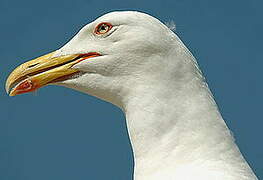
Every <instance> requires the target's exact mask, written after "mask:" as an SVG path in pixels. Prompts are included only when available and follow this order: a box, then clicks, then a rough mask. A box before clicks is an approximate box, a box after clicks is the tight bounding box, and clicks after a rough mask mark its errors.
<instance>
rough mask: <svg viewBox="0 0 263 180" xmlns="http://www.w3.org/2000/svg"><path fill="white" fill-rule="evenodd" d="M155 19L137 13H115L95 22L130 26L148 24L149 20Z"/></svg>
mask: <svg viewBox="0 0 263 180" xmlns="http://www.w3.org/2000/svg"><path fill="white" fill-rule="evenodd" d="M150 19H154V18H153V17H152V16H150V15H148V14H146V13H142V12H137V11H115V12H110V13H107V14H105V15H103V16H101V17H99V18H98V19H96V20H95V22H111V23H115V24H116V25H118V24H122V23H123V24H129V23H135V22H136V23H137V24H139V23H140V22H144V23H145V22H146V21H147V20H150Z"/></svg>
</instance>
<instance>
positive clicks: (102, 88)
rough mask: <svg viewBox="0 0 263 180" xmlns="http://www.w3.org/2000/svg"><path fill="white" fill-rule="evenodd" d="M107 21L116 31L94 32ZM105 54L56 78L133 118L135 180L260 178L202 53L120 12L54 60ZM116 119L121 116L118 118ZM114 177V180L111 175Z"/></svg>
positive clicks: (88, 29)
mask: <svg viewBox="0 0 263 180" xmlns="http://www.w3.org/2000/svg"><path fill="white" fill-rule="evenodd" d="M100 23H110V24H112V29H111V30H110V31H109V32H107V33H105V34H101V35H96V34H94V28H95V27H96V26H97V25H98V24H100ZM90 52H98V53H100V54H101V56H96V57H93V58H90V59H87V60H86V61H85V60H84V61H81V62H79V63H76V64H75V65H74V66H72V68H73V69H77V70H79V71H80V72H81V73H80V74H78V76H74V78H70V79H67V80H63V81H60V82H56V83H55V84H58V85H63V86H66V87H70V88H74V89H76V90H79V91H83V92H85V93H88V94H90V95H93V96H97V97H99V98H101V99H104V100H106V101H109V102H111V103H113V104H115V105H117V106H118V107H120V108H121V109H122V110H123V112H124V113H125V116H126V121H127V126H128V131H129V136H130V139H131V143H132V147H133V151H134V158H135V168H134V169H135V172H134V179H135V180H212V179H213V180H254V179H257V178H256V176H255V175H254V173H253V172H252V170H251V169H250V167H249V165H248V164H247V162H246V161H245V159H244V158H243V156H242V155H241V153H240V151H239V149H238V147H237V146H236V144H235V142H234V139H233V138H232V136H231V133H230V131H229V129H228V128H227V126H226V124H225V122H224V120H223V119H222V117H221V115H220V112H219V111H218V108H217V105H216V103H215V101H214V99H213V96H212V95H211V92H210V90H209V88H208V86H207V84H206V82H205V80H204V78H203V76H202V73H201V71H200V70H199V68H198V65H197V63H196V60H195V58H194V57H193V56H192V54H191V53H190V52H189V50H188V49H187V48H186V47H185V46H184V44H183V43H182V42H181V40H180V39H179V38H178V37H177V35H176V34H175V33H174V32H172V31H171V30H170V29H169V28H167V27H166V26H165V25H164V24H162V23H161V22H160V21H159V20H157V19H155V18H153V17H152V16H149V15H147V14H144V13H139V12H112V13H108V14H106V15H104V16H102V17H100V18H98V19H97V20H95V21H94V22H92V23H90V24H88V25H86V26H85V27H84V28H83V29H81V31H80V32H79V33H78V34H77V35H76V36H75V37H74V38H73V39H72V40H71V41H70V42H68V43H67V44H66V45H65V46H64V47H62V48H61V49H59V50H57V51H56V52H55V53H54V54H53V56H52V58H56V57H61V56H65V55H72V54H83V53H90ZM113 123H114V122H113ZM109 179H110V178H109Z"/></svg>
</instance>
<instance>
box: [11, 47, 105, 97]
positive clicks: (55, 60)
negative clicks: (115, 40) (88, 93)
mask: <svg viewBox="0 0 263 180" xmlns="http://www.w3.org/2000/svg"><path fill="white" fill-rule="evenodd" d="M54 54H55V52H52V53H49V54H46V55H44V56H41V57H39V58H36V59H34V60H31V61H28V62H26V63H24V64H22V65H20V66H18V67H17V68H16V69H15V70H14V71H13V72H12V73H11V74H10V75H9V77H8V78H7V81H6V92H7V93H8V94H9V95H10V96H15V95H17V94H23V93H27V92H32V91H35V90H36V89H38V88H41V87H43V86H45V85H48V84H50V83H55V82H59V81H63V80H66V79H69V78H70V77H72V75H74V74H76V73H78V72H79V70H77V69H74V68H71V67H72V66H73V65H75V64H77V63H78V62H80V61H83V60H84V59H88V58H91V57H96V56H99V55H100V54H98V53H95V52H92V53H87V54H73V55H64V56H58V57H53V55H54Z"/></svg>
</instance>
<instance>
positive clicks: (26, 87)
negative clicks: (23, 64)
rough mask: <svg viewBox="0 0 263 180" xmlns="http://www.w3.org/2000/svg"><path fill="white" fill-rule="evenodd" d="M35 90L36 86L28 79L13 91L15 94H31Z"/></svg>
mask: <svg viewBox="0 0 263 180" xmlns="http://www.w3.org/2000/svg"><path fill="white" fill-rule="evenodd" d="M35 89H37V84H36V83H34V82H33V81H32V80H30V79H26V80H24V81H23V82H21V83H20V84H19V85H18V86H17V87H16V88H15V89H14V91H15V94H22V93H27V92H31V91H34V90H35Z"/></svg>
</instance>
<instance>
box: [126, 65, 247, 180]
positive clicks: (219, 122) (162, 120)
mask: <svg viewBox="0 0 263 180" xmlns="http://www.w3.org/2000/svg"><path fill="white" fill-rule="evenodd" d="M191 68H193V67H191ZM161 74H163V75H161ZM159 75H160V77H159V78H154V79H145V80H144V81H143V82H144V83H141V84H140V85H138V86H134V87H133V90H132V93H130V95H129V96H128V98H127V100H126V102H125V105H124V112H125V115H126V121H127V127H128V131H129V136H130V140H131V144H132V148H133V152H134V160H135V167H134V172H135V173H134V178H135V180H144V179H151V180H154V179H156V180H157V179H158V180H159V179H164V180H165V179H166V178H165V177H167V179H174V178H179V177H181V176H180V174H183V175H184V176H183V177H185V174H188V173H190V174H191V177H192V176H193V179H196V177H197V176H196V174H195V173H197V174H200V172H201V171H203V170H204V169H213V171H218V170H220V171H222V169H224V168H230V167H231V168H232V171H235V170H236V171H237V173H239V172H240V170H246V171H250V170H249V167H248V165H247V164H246V162H245V161H244V160H243V157H242V155H241V153H240V152H239V150H238V148H237V146H236V145H235V143H234V140H233V138H232V136H231V133H230V131H229V129H228V128H227V126H226V124H225V122H224V120H223V119H222V117H221V115H220V113H219V111H218V108H217V105H216V103H215V101H214V99H213V97H212V95H211V93H210V91H209V89H208V87H207V85H206V83H205V82H204V80H203V78H202V76H201V75H200V73H199V70H198V69H196V70H195V71H192V70H189V71H184V72H183V71H182V74H180V72H177V76H169V74H165V73H160V74H159ZM230 157H231V158H230ZM190 167H191V168H190ZM205 174H206V177H208V173H207V172H206V173H205ZM212 174H213V173H212ZM239 174H240V173H239ZM217 175H218V174H217ZM218 176H219V175H218ZM194 177H195V178H194ZM200 178H204V177H200ZM211 178H214V177H211ZM189 179H191V178H189Z"/></svg>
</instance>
